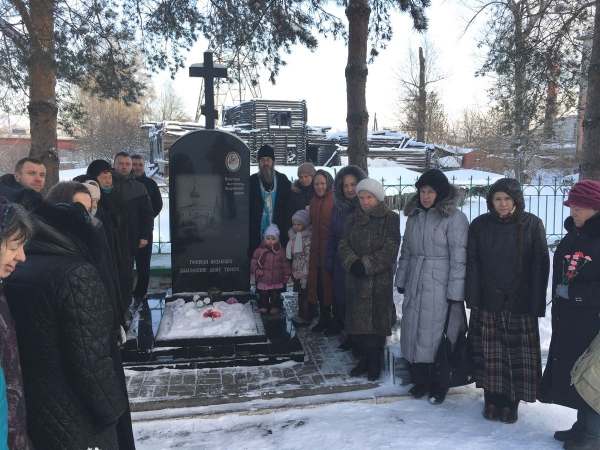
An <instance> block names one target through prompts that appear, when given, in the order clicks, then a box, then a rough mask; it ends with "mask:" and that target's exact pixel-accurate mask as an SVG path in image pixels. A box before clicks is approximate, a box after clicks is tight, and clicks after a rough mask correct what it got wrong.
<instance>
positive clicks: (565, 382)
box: [540, 180, 600, 449]
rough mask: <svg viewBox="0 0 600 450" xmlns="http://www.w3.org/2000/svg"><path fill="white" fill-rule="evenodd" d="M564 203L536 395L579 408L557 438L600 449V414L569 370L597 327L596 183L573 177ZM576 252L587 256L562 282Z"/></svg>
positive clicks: (599, 201)
mask: <svg viewBox="0 0 600 450" xmlns="http://www.w3.org/2000/svg"><path fill="white" fill-rule="evenodd" d="M564 205H565V206H569V207H570V208H571V216H570V217H568V218H567V220H565V228H566V230H567V234H566V235H565V237H564V238H563V239H562V240H561V241H560V244H559V245H558V247H557V248H556V252H555V253H554V263H553V274H552V293H553V294H556V295H555V296H554V300H553V304H552V338H551V340H550V352H549V354H548V363H547V364H546V369H545V370H544V376H543V379H542V393H541V396H540V401H542V402H544V403H556V404H559V405H562V406H566V407H567V408H573V409H576V410H577V421H576V422H575V423H574V424H573V427H572V428H571V429H570V430H566V431H557V432H556V433H554V437H555V439H557V440H559V441H562V442H565V445H564V448H566V449H584V448H585V449H591V448H594V449H598V448H600V415H598V413H597V412H596V411H594V410H593V409H592V408H591V407H590V406H589V405H588V404H587V403H586V402H585V401H584V400H583V399H582V398H581V396H580V395H579V393H578V392H577V390H576V389H575V387H574V386H572V385H571V376H570V372H571V369H572V368H573V365H574V363H575V361H576V360H577V358H579V356H581V355H582V354H583V352H584V351H585V350H586V349H587V347H588V346H589V345H590V344H591V343H592V341H593V340H594V338H595V337H596V336H597V335H598V333H599V332H600V213H599V211H600V183H599V182H597V181H592V180H583V181H579V182H577V183H575V185H574V186H573V187H572V188H571V190H570V192H569V197H568V199H567V201H565V202H564ZM577 252H581V254H582V255H581V254H579V253H577ZM567 255H568V256H567ZM575 257H576V260H581V261H584V260H585V261H587V260H586V257H589V258H591V261H587V262H585V265H583V264H582V263H579V264H578V265H577V267H578V268H579V269H578V271H577V275H576V276H575V277H573V278H571V282H570V283H569V284H562V282H563V281H562V279H563V273H566V270H565V269H567V262H568V261H570V260H572V259H573V258H575Z"/></svg>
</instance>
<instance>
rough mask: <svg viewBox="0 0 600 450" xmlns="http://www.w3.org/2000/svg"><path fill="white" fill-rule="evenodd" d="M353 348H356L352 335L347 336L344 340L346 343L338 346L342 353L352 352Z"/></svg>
mask: <svg viewBox="0 0 600 450" xmlns="http://www.w3.org/2000/svg"><path fill="white" fill-rule="evenodd" d="M353 346H354V342H353V341H352V335H351V334H347V335H346V339H345V340H344V342H342V343H341V344H340V345H339V346H338V350H339V351H340V352H347V351H350V350H352V347H353Z"/></svg>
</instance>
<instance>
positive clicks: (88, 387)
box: [5, 190, 127, 450]
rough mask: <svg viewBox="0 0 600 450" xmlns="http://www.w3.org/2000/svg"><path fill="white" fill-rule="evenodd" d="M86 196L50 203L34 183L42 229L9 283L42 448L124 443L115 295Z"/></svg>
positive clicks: (34, 433) (33, 204) (27, 200)
mask: <svg viewBox="0 0 600 450" xmlns="http://www.w3.org/2000/svg"><path fill="white" fill-rule="evenodd" d="M88 199H89V205H85V206H84V205H83V204H82V203H79V202H77V203H63V204H59V205H57V206H50V205H48V204H46V203H43V202H42V203H40V201H39V194H37V193H35V192H33V191H31V190H28V191H26V192H25V196H24V197H23V198H22V200H21V202H22V204H23V205H24V206H25V207H26V208H29V207H30V208H31V211H32V214H34V215H35V222H36V225H37V231H36V235H35V237H34V238H33V239H31V240H30V241H29V242H28V243H27V245H26V246H25V251H26V253H27V260H26V261H25V262H23V263H21V264H19V266H18V267H17V268H16V270H15V271H14V273H13V274H12V275H11V277H10V278H9V280H7V282H6V287H5V292H6V297H7V299H8V303H9V306H10V309H11V313H12V315H13V317H14V319H15V323H16V329H17V339H18V344H19V353H20V355H21V363H22V368H23V381H24V385H25V399H26V404H27V430H28V433H29V437H30V439H31V441H32V443H33V445H34V446H35V447H36V448H39V449H47V450H81V449H87V448H95V447H98V448H102V449H103V450H113V449H115V450H116V449H117V448H118V441H117V433H116V429H115V425H116V423H117V421H118V419H119V417H121V415H122V414H123V413H124V412H125V411H126V409H127V397H126V396H125V394H124V392H123V389H122V387H121V384H120V383H119V380H118V377H117V374H116V373H115V362H114V361H113V359H112V358H111V356H110V355H111V349H112V348H113V346H114V344H115V342H116V338H115V333H114V323H113V312H112V307H111V300H110V299H109V298H108V294H107V291H106V288H105V287H104V283H103V281H102V279H101V278H100V276H99V275H98V271H97V270H96V268H95V267H94V265H93V261H94V260H95V258H96V256H97V255H99V254H101V253H102V249H101V248H100V245H99V243H98V239H97V238H96V237H95V235H94V233H93V232H91V229H90V227H91V218H90V216H89V214H88V213H87V211H86V208H91V197H88Z"/></svg>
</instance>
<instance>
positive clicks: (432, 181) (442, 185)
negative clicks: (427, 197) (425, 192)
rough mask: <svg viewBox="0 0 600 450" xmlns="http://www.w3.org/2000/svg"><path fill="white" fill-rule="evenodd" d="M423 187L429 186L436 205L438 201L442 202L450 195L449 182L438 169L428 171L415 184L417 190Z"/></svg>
mask: <svg viewBox="0 0 600 450" xmlns="http://www.w3.org/2000/svg"><path fill="white" fill-rule="evenodd" d="M423 186H431V188H432V189H433V190H434V191H435V193H436V195H437V196H436V199H435V200H436V203H437V202H438V201H440V200H444V199H445V198H446V197H448V195H449V194H450V182H449V181H448V178H446V175H444V172H442V171H441V170H438V169H429V170H428V171H427V172H425V173H424V174H423V175H421V176H420V177H419V179H418V180H417V182H416V183H415V187H416V188H417V189H421V188H422V187H423Z"/></svg>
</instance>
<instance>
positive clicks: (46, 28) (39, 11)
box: [27, 0, 59, 190]
mask: <svg viewBox="0 0 600 450" xmlns="http://www.w3.org/2000/svg"><path fill="white" fill-rule="evenodd" d="M30 14H31V16H30V17H31V22H30V23H29V24H27V25H28V28H29V27H31V28H30V29H29V36H30V46H31V50H30V51H31V53H30V59H29V68H28V69H29V86H30V87H29V105H28V107H27V109H28V111H29V122H30V128H31V149H30V151H29V156H31V157H33V158H38V159H40V160H41V161H42V163H43V164H44V166H46V171H47V174H46V185H45V187H44V190H47V189H49V188H50V187H52V186H54V185H55V184H56V183H57V182H58V162H59V161H58V151H57V150H58V145H57V138H56V126H57V120H56V119H57V115H58V108H57V106H56V81H55V80H56V70H55V61H54V17H53V15H54V3H53V2H52V0H32V1H31V2H30Z"/></svg>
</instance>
